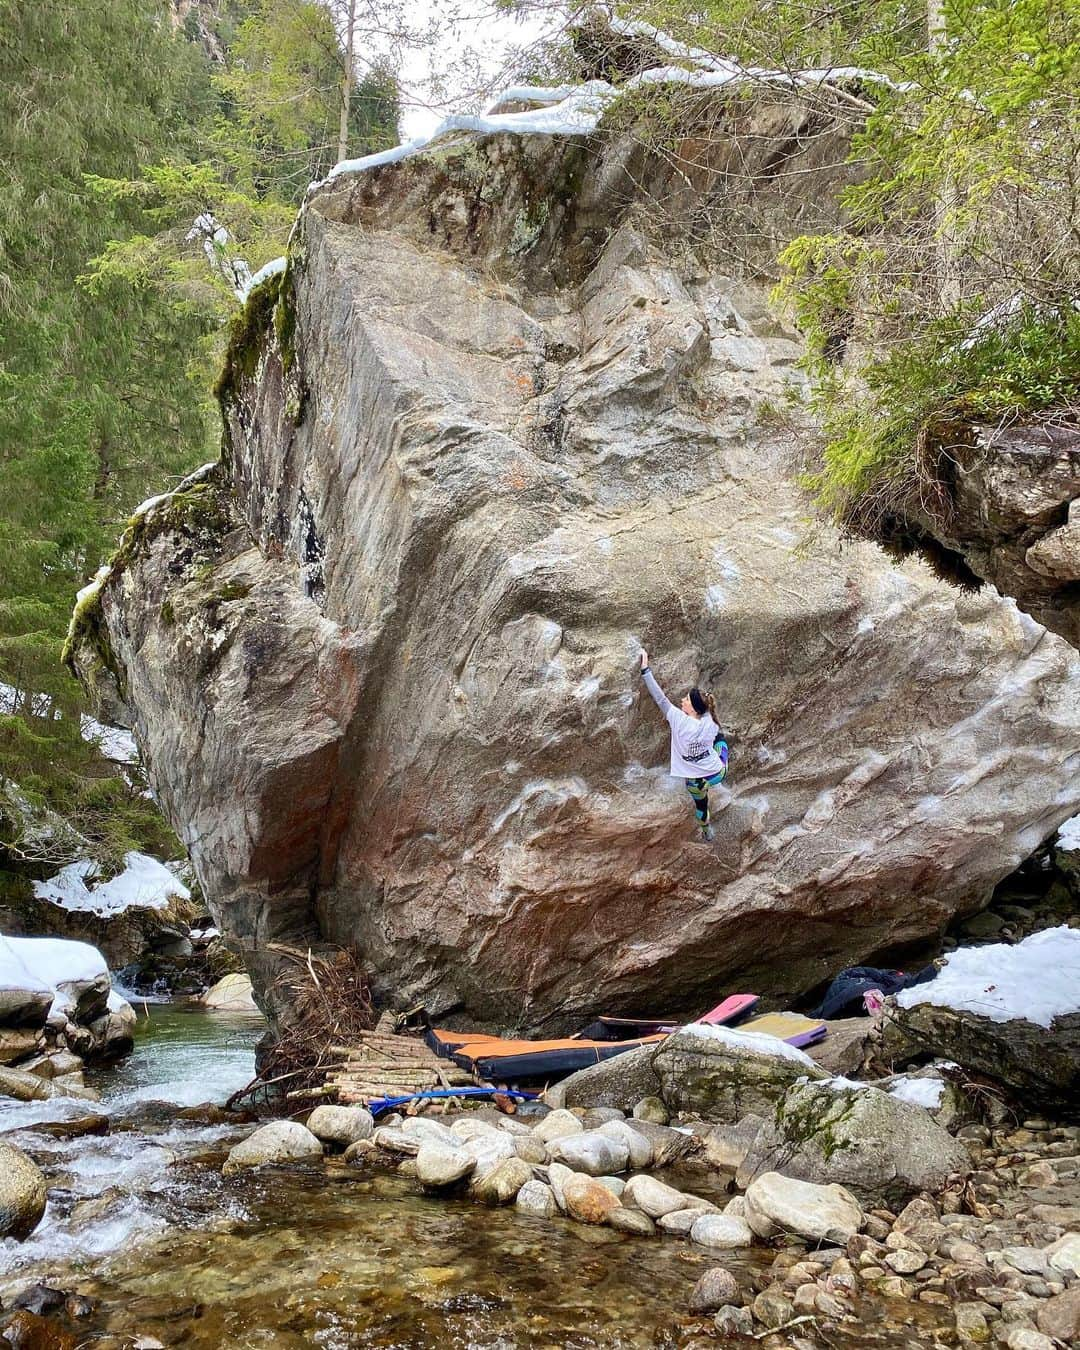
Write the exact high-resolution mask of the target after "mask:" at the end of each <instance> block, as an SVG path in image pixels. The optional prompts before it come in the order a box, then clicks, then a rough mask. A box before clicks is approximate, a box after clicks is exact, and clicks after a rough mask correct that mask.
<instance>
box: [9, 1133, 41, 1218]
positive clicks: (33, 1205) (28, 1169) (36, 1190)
mask: <svg viewBox="0 0 1080 1350" xmlns="http://www.w3.org/2000/svg"><path fill="white" fill-rule="evenodd" d="M45 1200H46V1189H45V1177H44V1175H43V1173H42V1172H41V1169H40V1168H39V1167H38V1166H37V1164H36V1163H34V1162H33V1161H32V1160H31V1159H30V1158H28V1157H27V1155H26V1154H25V1153H24V1152H23V1151H22V1149H21V1148H16V1147H15V1145H14V1144H6V1143H5V1142H4V1141H3V1140H2V1139H0V1238H6V1237H12V1238H25V1237H29V1236H30V1234H31V1233H32V1232H33V1231H34V1229H35V1228H36V1227H37V1226H38V1224H39V1223H40V1222H41V1220H42V1218H43V1216H44V1214H45Z"/></svg>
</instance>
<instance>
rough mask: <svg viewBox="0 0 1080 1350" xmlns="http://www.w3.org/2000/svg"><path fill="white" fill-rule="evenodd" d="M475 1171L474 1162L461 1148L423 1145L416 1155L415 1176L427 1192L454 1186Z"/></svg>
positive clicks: (430, 1144)
mask: <svg viewBox="0 0 1080 1350" xmlns="http://www.w3.org/2000/svg"><path fill="white" fill-rule="evenodd" d="M475 1170H476V1160H475V1159H474V1158H471V1157H470V1156H469V1154H468V1153H466V1152H465V1150H464V1149H463V1148H460V1147H457V1148H447V1147H446V1145H445V1144H438V1143H424V1144H421V1145H420V1151H419V1152H418V1153H417V1155H416V1175H417V1177H418V1179H419V1181H420V1183H421V1184H422V1185H423V1186H426V1187H427V1188H428V1189H429V1190H435V1191H437V1190H442V1189H443V1188H444V1187H447V1186H453V1185H456V1183H457V1182H459V1181H461V1180H463V1179H464V1178H465V1177H468V1176H471V1175H472V1173H473V1172H474V1171H475Z"/></svg>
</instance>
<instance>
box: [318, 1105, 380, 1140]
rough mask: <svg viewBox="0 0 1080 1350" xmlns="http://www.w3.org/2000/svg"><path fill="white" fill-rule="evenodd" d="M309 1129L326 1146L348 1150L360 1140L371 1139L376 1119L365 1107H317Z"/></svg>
mask: <svg viewBox="0 0 1080 1350" xmlns="http://www.w3.org/2000/svg"><path fill="white" fill-rule="evenodd" d="M307 1127H308V1129H309V1130H310V1131H311V1133H312V1134H313V1135H314V1136H315V1138H316V1139H321V1140H322V1142H323V1143H324V1144H336V1145H338V1146H339V1147H340V1148H348V1146H349V1145H350V1144H355V1143H356V1141H357V1140H358V1139H370V1138H371V1136H372V1134H373V1133H374V1130H375V1117H374V1116H373V1115H372V1114H371V1112H370V1111H369V1110H368V1109H367V1108H366V1107H363V1106H317V1107H316V1108H315V1110H314V1111H312V1113H311V1115H310V1116H308V1118H307Z"/></svg>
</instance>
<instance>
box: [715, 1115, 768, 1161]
mask: <svg viewBox="0 0 1080 1350" xmlns="http://www.w3.org/2000/svg"><path fill="white" fill-rule="evenodd" d="M764 1124H765V1121H764V1120H763V1119H762V1117H761V1116H753V1115H750V1116H743V1118H742V1120H740V1121H738V1122H737V1123H736V1124H734V1125H715V1126H713V1128H712V1129H711V1130H710V1131H709V1133H708V1134H707V1135H706V1136H705V1161H706V1162H707V1163H708V1164H709V1165H710V1167H722V1168H732V1169H734V1168H737V1167H738V1166H740V1164H741V1163H742V1161H743V1159H744V1158H745V1157H746V1155H747V1153H749V1151H750V1145H751V1144H752V1143H753V1142H754V1140H755V1139H756V1138H757V1135H758V1131H759V1130H760V1129H761V1127H762V1125H764Z"/></svg>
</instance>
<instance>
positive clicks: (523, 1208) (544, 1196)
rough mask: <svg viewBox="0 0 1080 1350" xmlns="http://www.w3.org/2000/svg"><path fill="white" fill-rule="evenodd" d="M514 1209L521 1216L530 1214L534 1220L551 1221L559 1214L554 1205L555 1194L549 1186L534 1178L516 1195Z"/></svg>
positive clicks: (557, 1207)
mask: <svg viewBox="0 0 1080 1350" xmlns="http://www.w3.org/2000/svg"><path fill="white" fill-rule="evenodd" d="M514 1208H515V1209H517V1210H518V1212H519V1213H521V1214H531V1215H532V1216H533V1217H534V1218H536V1219H552V1218H554V1217H555V1215H556V1214H558V1212H559V1206H558V1205H557V1204H556V1203H555V1192H554V1191H553V1190H552V1189H551V1187H550V1186H548V1185H546V1184H545V1183H544V1182H542V1181H537V1180H536V1179H535V1178H534V1179H533V1180H532V1181H527V1182H526V1183H525V1185H524V1186H522V1188H521V1190H520V1191H518V1193H517V1198H516V1200H515V1201H514Z"/></svg>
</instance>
